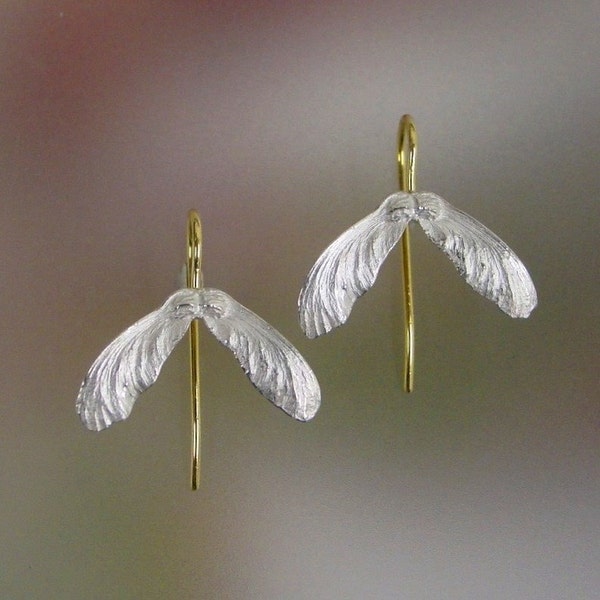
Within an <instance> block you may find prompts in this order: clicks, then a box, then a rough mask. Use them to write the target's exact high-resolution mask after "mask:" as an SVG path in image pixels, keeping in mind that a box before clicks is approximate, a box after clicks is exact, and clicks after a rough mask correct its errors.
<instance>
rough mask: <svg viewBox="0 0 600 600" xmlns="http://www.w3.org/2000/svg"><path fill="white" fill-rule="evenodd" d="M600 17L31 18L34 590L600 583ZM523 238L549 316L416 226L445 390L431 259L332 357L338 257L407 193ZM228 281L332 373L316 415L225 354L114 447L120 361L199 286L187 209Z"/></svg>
mask: <svg viewBox="0 0 600 600" xmlns="http://www.w3.org/2000/svg"><path fill="white" fill-rule="evenodd" d="M599 18H600V5H598V3H596V2H587V1H585V0H569V1H566V0H549V1H547V2H543V3H542V2H528V1H525V2H523V1H518V2H517V1H514V0H513V1H509V2H497V3H491V2H477V1H475V0H471V1H464V2H439V1H435V0H423V1H421V2H405V1H392V0H389V1H385V0H382V1H377V2H371V3H363V2H354V1H347V2H342V1H332V2H313V1H309V2H276V1H274V0H262V1H249V2H241V1H238V2H231V1H218V2H217V1H196V2H193V1H183V0H181V1H173V2H158V1H157V2H151V1H146V0H143V1H141V2H135V3H124V2H76V1H70V2H68V1H65V2H61V1H58V0H57V1H50V2H48V1H44V2H41V1H32V0H20V1H19V2H16V1H5V2H3V3H2V6H1V7H0V80H1V84H0V109H1V119H0V194H1V201H0V211H1V213H0V214H1V218H0V248H1V251H2V263H1V264H2V285H1V290H2V291H1V292H0V304H1V310H0V318H1V319H2V330H1V331H2V336H1V338H0V344H1V346H2V347H1V355H0V356H1V361H0V369H1V375H0V386H1V388H0V391H1V396H0V422H1V424H2V426H1V429H2V433H1V435H0V461H1V469H0V494H1V496H0V563H1V564H2V569H1V571H0V597H2V598H6V599H21V598H23V599H42V598H43V599H47V598H60V599H82V598H84V599H92V600H95V599H99V600H100V599H102V600H103V599H106V598H118V599H138V598H144V599H155V598H156V599H159V598H160V599H197V598H202V599H204V598H206V599H212V598H215V599H231V600H238V599H240V600H248V599H269V600H270V599H290V600H301V599H302V600H303V599H315V598H317V599H325V600H337V599H344V600H345V599H356V600H360V599H365V598H374V599H385V600H387V599H405V598H406V599H430V598H444V599H457V600H458V599H461V600H462V599H481V598H486V599H506V598H515V599H527V600H529V599H544V600H547V599H561V600H563V599H588V598H597V597H598V594H599V593H600V592H599V590H600V576H599V561H600V543H599V539H600V536H599V534H600V527H599V517H600V468H599V461H598V458H599V441H600V436H599V426H600V419H599V417H600V411H599V405H598V364H597V361H598V331H597V325H598V320H599V317H600V315H599V310H598V293H599V291H600V290H599V285H598V271H599V264H598V263H599V260H598V217H599V208H598V207H599V201H598V200H599V192H600V175H599V169H598V154H597V153H598V146H599V142H600V119H599V117H598V114H599V113H598V109H599V108H600V67H599V61H598V56H599V50H600V42H599V36H598V24H599ZM403 113H411V114H412V115H413V117H414V118H415V121H416V124H417V129H418V134H419V155H418V162H417V178H416V180H417V187H418V188H419V189H422V190H429V191H433V192H436V193H438V194H440V195H442V196H443V197H444V198H446V199H447V200H448V201H450V202H452V203H453V204H455V205H457V206H458V207H460V208H462V209H463V210H465V211H467V212H468V213H470V214H472V215H473V216H475V217H476V218H477V219H479V220H481V221H482V222H483V223H485V224H486V225H487V226H488V227H490V228H491V229H492V230H493V231H495V232H496V233H497V234H498V235H500V236H501V237H502V238H503V239H504V240H505V241H506V242H507V243H508V244H509V245H510V246H511V247H512V248H513V249H514V250H515V251H516V252H517V254H518V255H519V256H520V257H521V259H522V260H523V261H524V262H525V264H526V265H527V267H528V269H529V270H530V272H531V274H532V276H533V279H534V281H535V283H536V285H537V289H538V293H539V307H538V308H537V310H535V311H534V313H533V314H532V316H531V317H530V318H529V319H527V320H512V319H510V318H509V317H507V316H506V315H504V314H503V313H502V312H500V311H499V310H498V309H497V308H496V307H495V306H494V305H493V304H491V303H490V302H487V301H486V300H484V299H483V298H481V297H479V296H478V295H477V294H475V293H474V292H473V291H472V290H471V289H470V288H469V287H468V286H467V285H466V284H465V283H464V282H463V281H462V279H461V278H460V277H458V276H457V275H456V273H455V271H454V268H453V266H452V265H451V264H450V262H449V261H448V260H447V259H446V258H445V257H444V256H443V255H442V254H441V253H440V252H439V251H438V250H437V249H436V248H435V247H434V246H433V245H432V244H431V243H430V242H429V241H428V240H426V238H425V236H424V235H423V234H422V232H420V231H419V230H417V229H415V230H414V234H413V236H412V241H413V246H412V247H413V269H414V278H415V281H414V285H415V302H416V335H417V347H416V352H417V355H416V390H415V392H414V393H413V394H411V395H407V394H406V393H404V392H403V390H402V383H401V381H402V373H401V364H402V354H403V331H402V327H403V311H402V282H401V255H400V251H399V249H398V250H397V251H394V252H393V253H392V255H391V256H390V257H389V259H388V261H387V262H386V264H385V266H384V267H383V269H382V270H381V272H380V275H379V278H378V280H377V283H376V285H375V287H374V288H373V289H372V291H370V292H369V293H368V294H367V295H366V296H365V297H364V298H362V299H361V300H360V301H359V302H358V303H357V304H356V307H355V309H354V311H353V313H352V315H351V318H350V320H349V321H348V323H347V324H346V325H345V326H344V327H342V328H340V329H338V330H336V331H335V332H332V333H330V334H329V335H327V336H324V337H322V338H319V339H318V340H316V341H309V340H308V339H306V338H305V337H304V336H303V334H302V332H301V331H300V329H299V326H298V321H297V314H296V299H297V296H298V292H299V290H300V287H301V286H302V283H303V281H304V277H305V275H306V273H307V272H308V270H309V268H310V266H311V265H312V264H313V262H314V261H315V259H316V258H317V256H318V255H319V254H320V253H321V251H322V250H323V249H324V248H325V247H326V246H327V245H328V244H329V243H330V242H331V241H332V240H333V239H334V238H335V237H336V236H337V235H339V234H340V233H341V232H342V231H343V230H345V229H346V228H347V227H349V226H350V225H351V224H353V223H354V222H355V221H357V220H358V219H359V218H361V217H362V216H364V215H365V214H367V213H368V212H370V211H372V210H374V209H375V208H376V207H377V206H378V205H379V203H380V202H381V201H382V200H383V199H384V198H385V197H386V196H387V195H388V194H390V193H392V192H394V191H395V190H397V188H398V182H397V172H396V162H395V161H396V130H397V125H398V121H399V119H400V117H401V115H402V114H403ZM190 208H197V209H198V210H199V211H200V213H201V216H202V221H203V228H204V259H203V266H204V276H205V283H206V284H207V285H208V286H211V287H217V288H220V289H222V290H224V291H226V292H228V293H229V294H230V295H232V296H233V297H234V298H236V299H237V300H238V301H239V302H241V303H243V304H244V305H246V306H248V307H249V308H251V309H252V310H254V311H255V312H257V313H258V314H260V315H261V316H262V317H263V318H265V319H266V320H268V321H269V322H270V323H271V324H272V325H274V326H275V327H276V328H278V329H279V330H280V331H281V332H283V333H284V334H285V335H286V336H287V337H288V338H289V339H290V340H291V341H292V342H293V343H294V344H295V345H296V346H297V347H298V348H299V349H300V351H301V352H302V353H303V354H304V355H305V357H306V358H307V359H308V361H309V362H310V363H311V365H312V367H313V369H314V370H315V372H316V374H317V376H318V377H319V380H320V383H321V388H322V395H323V404H322V408H321V410H320V412H319V413H318V414H317V416H316V418H315V419H314V421H312V422H310V423H307V424H301V423H297V422H294V421H293V420H292V419H290V418H289V417H287V416H286V415H285V414H284V413H283V412H281V411H279V410H278V409H276V408H274V407H273V406H271V405H270V404H269V403H268V402H267V401H266V400H264V399H263V398H262V397H261V396H260V395H259V394H258V392H257V391H256V390H255V389H254V388H253V387H252V386H251V385H250V384H249V383H248V381H247V379H246V377H245V376H244V374H243V372H242V371H241V369H240V368H239V366H238V365H237V363H236V362H235V360H234V359H233V357H232V356H231V355H230V353H229V352H228V351H227V350H226V349H224V348H223V347H221V346H220V345H219V344H218V343H217V341H216V340H214V339H213V338H212V336H210V334H208V333H206V334H205V335H203V338H202V369H203V373H202V375H203V378H202V390H203V414H202V416H203V457H202V460H203V464H202V467H203V472H202V483H201V489H200V490H199V491H198V492H195V493H193V492H191V491H190V489H189V480H188V476H189V475H188V471H189V451H190V450H189V448H190V410H189V391H188V386H189V375H188V354H187V345H186V344H182V345H181V346H180V347H178V348H177V349H176V351H175V352H174V353H173V355H172V356H171V358H170V359H169V361H168V362H167V364H166V365H165V367H164V369H163V372H162V374H161V376H160V378H159V380H158V382H157V384H156V385H155V386H154V387H153V388H151V389H150V390H149V391H148V392H147V393H145V394H144V395H143V396H142V398H141V399H140V400H139V401H138V403H137V404H136V406H135V408H134V410H133V413H132V415H131V417H130V418H129V419H128V420H127V421H125V422H123V423H119V424H116V425H115V426H113V427H112V428H110V429H108V430H106V431H103V432H102V433H92V432H89V431H87V430H85V429H84V427H83V426H82V425H81V423H80V422H79V419H78V417H77V415H76V414H75V408H74V402H75V397H76V395H77V391H78V388H79V385H80V383H81V380H82V379H83V377H84V376H85V373H86V371H87V369H88V368H89V366H90V365H91V363H92V361H93V360H94V359H95V358H96V356H97V355H98V354H99V353H100V351H101V350H102V349H103V348H104V347H105V346H106V345H107V344H108V342H109V341H110V340H112V339H113V338H114V337H115V336H116V335H117V334H119V333H120V332H121V331H122V330H123V329H125V328H126V327H127V326H129V325H130V324H132V323H133V322H134V321H135V320H137V319H138V318H140V317H141V316H143V315H145V314H146V313H148V312H150V311H151V310H153V309H155V308H157V307H158V306H160V305H161V304H162V303H163V301H164V300H165V299H166V297H167V296H168V295H169V294H170V293H171V292H172V291H174V290H175V289H176V286H177V276H178V273H179V270H180V268H181V265H182V264H183V260H184V251H185V226H186V217H187V211H188V210H189V209H190Z"/></svg>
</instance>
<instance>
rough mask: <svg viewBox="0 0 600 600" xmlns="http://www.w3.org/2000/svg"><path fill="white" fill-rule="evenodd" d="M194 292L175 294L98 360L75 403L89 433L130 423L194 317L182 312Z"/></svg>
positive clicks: (104, 351)
mask: <svg viewBox="0 0 600 600" xmlns="http://www.w3.org/2000/svg"><path fill="white" fill-rule="evenodd" d="M190 292H192V293H190ZM193 292H194V290H185V289H184V290H179V291H177V292H175V293H174V294H173V295H172V296H170V297H169V299H168V300H167V301H166V302H165V303H164V304H163V306H162V307H161V308H159V309H158V310H155V311H154V312H151V313H150V314H149V315H146V316H145V317H143V318H142V319H140V320H139V321H137V322H136V323H134V324H133V325H132V326H131V327H129V328H128V329H126V330H125V331H124V332H123V333H121V334H120V335H119V336H118V337H117V338H115V339H114V340H113V341H112V342H111V343H110V344H109V345H108V346H107V347H106V348H105V349H104V350H103V351H102V353H101V354H100V356H99V357H98V358H97V359H96V360H95V361H94V363H93V364H92V366H91V368H90V370H89V371H88V374H87V376H86V378H85V379H84V381H83V383H82V384H81V388H80V390H79V395H78V396H77V402H76V408H77V412H78V413H79V415H80V417H81V420H82V421H83V423H84V425H85V426H86V427H87V428H88V429H92V430H95V431H100V430H101V429H104V428H106V427H109V426H110V425H112V424H113V423H115V422H116V421H121V420H123V419H126V418H127V417H128V416H129V414H130V412H131V409H132V408H133V404H134V402H135V401H136V399H137V397H138V396H139V395H140V394H141V393H142V392H144V391H145V390H146V389H148V388H149V387H150V386H151V385H152V384H153V383H154V382H155V381H156V379H157V378H158V375H159V373H160V370H161V368H162V366H163V364H164V362H165V360H166V359H167V358H168V356H169V355H170V354H171V352H172V351H173V349H174V348H175V346H176V345H177V343H178V342H179V341H180V340H181V339H182V338H183V336H184V335H185V333H186V331H187V329H188V327H189V325H190V323H191V321H192V319H193V318H194V315H193V314H192V312H191V311H190V310H182V309H181V308H178V307H179V306H180V305H182V304H183V305H184V306H185V305H186V302H190V301H191V300H192V299H193Z"/></svg>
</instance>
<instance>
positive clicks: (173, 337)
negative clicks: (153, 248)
mask: <svg viewBox="0 0 600 600" xmlns="http://www.w3.org/2000/svg"><path fill="white" fill-rule="evenodd" d="M201 255H202V228H201V223H200V218H199V216H198V213H197V212H196V211H190V213H189V217H188V261H187V287H186V288H183V289H180V290H178V291H176V292H175V293H174V294H172V295H171V296H170V297H169V298H168V299H167V300H166V302H165V303H164V304H163V306H162V307H161V308H159V309H158V310H155V311H154V312H152V313H150V314H149V315H147V316H145V317H143V318H142V319H140V320H139V321H137V322H136V323H134V324H133V325H132V326H131V327H129V328H128V329H127V330H125V331H124V332H123V333H121V335H119V336H118V337H117V338H116V339H115V340H113V341H112V342H111V343H110V344H109V345H108V346H107V347H106V348H105V349H104V350H103V351H102V353H101V354H100V356H99V357H98V358H97V359H96V360H95V361H94V363H93V365H92V366H91V368H90V370H89V371H88V374H87V376H86V377H85V379H84V381H83V383H82V384H81V388H80V390H79V394H78V396H77V401H76V408H77V413H78V414H79V416H80V417H81V420H82V421H83V424H84V425H85V426H86V427H87V428H88V429H91V430H94V431H100V430H102V429H104V428H106V427H109V426H110V425H112V424H113V423H115V422H117V421H121V420H122V419H126V418H127V417H128V416H129V414H130V412H131V410H132V408H133V405H134V403H135V401H136V400H137V398H138V396H139V395H140V394H141V393H142V392H144V391H145V390H146V389H148V388H149V387H150V386H151V385H152V384H153V383H155V382H156V379H157V378H158V375H159V373H160V370H161V368H162V366H163V364H164V362H165V361H166V359H167V358H168V356H169V355H170V354H171V352H172V351H173V349H174V348H175V346H176V345H177V344H178V343H179V342H180V341H181V339H182V338H183V336H184V335H185V333H186V332H187V331H188V329H189V330H190V357H191V361H190V362H191V390H192V477H191V481H192V489H197V487H198V483H199V472H200V346H199V336H200V333H199V332H200V329H199V322H198V319H202V320H203V321H204V323H205V324H206V326H207V327H208V329H209V330H210V331H211V333H212V334H213V335H214V336H215V337H216V338H217V339H218V340H219V342H221V343H222V344H223V345H224V346H225V347H227V348H228V349H229V350H231V352H232V353H233V355H234V356H235V358H236V359H237V360H238V362H239V363H240V365H241V366H242V369H243V370H244V371H245V373H246V375H247V376H248V378H249V379H250V381H251V382H252V383H253V384H254V385H255V386H256V388H257V389H258V391H259V392H260V393H261V394H262V395H263V396H265V398H267V399H268V400H270V401H271V402H272V403H273V404H274V405H275V406H277V407H279V408H281V409H282V410H283V411H284V412H286V413H287V414H288V415H290V416H291V417H293V418H294V419H297V420H298V421H308V420H310V419H312V418H313V417H314V416H315V414H316V412H317V410H318V409H319V405H320V402H321V393H320V389H319V384H318V382H317V379H316V377H315V375H314V373H313V372H312V370H311V368H310V367H309V365H308V364H307V363H306V361H305V360H304V358H303V357H302V356H301V355H300V353H299V352H298V350H296V348H294V346H292V344H291V343H290V342H289V341H288V340H286V339H285V338H284V337H283V336H282V335H281V334H280V333H279V332H278V331H276V330H275V329H274V328H273V327H271V326H270V325H269V324H268V323H266V322H265V321H263V319H261V318H260V317H259V316H257V315H256V314H254V313H253V312H252V311H250V310H248V309H247V308H245V307H244V306H242V305H241V304H239V303H238V302H236V301H235V300H234V299H233V298H232V297H231V296H229V295H227V294H226V293H225V292H222V291H220V290H217V289H213V288H205V287H204V286H203V282H202V271H201Z"/></svg>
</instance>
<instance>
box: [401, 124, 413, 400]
mask: <svg viewBox="0 0 600 600" xmlns="http://www.w3.org/2000/svg"><path fill="white" fill-rule="evenodd" d="M416 160H417V129H416V127H415V122H414V120H413V118H412V117H411V116H410V115H403V116H402V118H401V119H400V126H399V127H398V181H399V184H400V189H401V190H402V191H403V192H414V191H415V163H416ZM402 274H403V279H404V324H405V337H404V389H405V390H406V391H407V392H412V391H413V389H414V380H415V311H414V299H413V285H412V268H411V255H410V233H409V230H408V227H407V228H406V229H405V230H404V234H403V235H402Z"/></svg>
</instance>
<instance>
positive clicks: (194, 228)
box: [186, 210, 203, 490]
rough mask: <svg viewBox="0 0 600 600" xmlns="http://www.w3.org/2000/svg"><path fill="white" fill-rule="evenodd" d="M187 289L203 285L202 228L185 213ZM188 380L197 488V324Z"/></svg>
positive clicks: (192, 215)
mask: <svg viewBox="0 0 600 600" xmlns="http://www.w3.org/2000/svg"><path fill="white" fill-rule="evenodd" d="M186 285H187V287H188V288H195V289H200V288H202V286H203V283H202V225H201V222H200V216H199V215H198V213H197V212H196V211H195V210H190V212H189V213H188V223H187V263H186ZM190 377H191V394H192V469H191V486H192V490H197V489H198V485H199V484H200V442H201V438H200V323H199V321H198V319H194V320H193V321H192V323H191V325H190Z"/></svg>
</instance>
